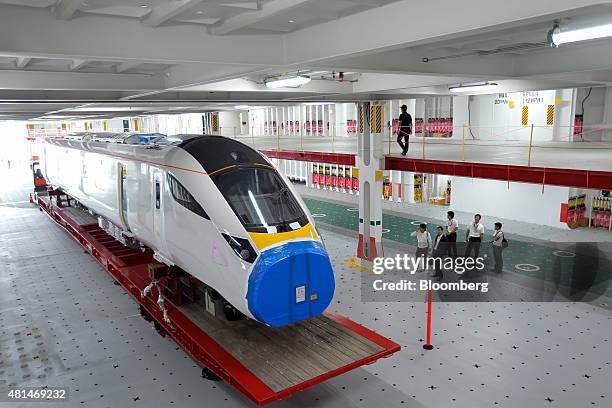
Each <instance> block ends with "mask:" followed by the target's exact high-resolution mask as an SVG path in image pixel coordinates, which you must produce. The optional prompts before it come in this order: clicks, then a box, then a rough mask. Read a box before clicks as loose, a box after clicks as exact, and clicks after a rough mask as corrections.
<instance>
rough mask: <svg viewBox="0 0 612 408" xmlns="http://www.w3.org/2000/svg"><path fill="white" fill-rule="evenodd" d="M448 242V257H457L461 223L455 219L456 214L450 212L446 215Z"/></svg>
mask: <svg viewBox="0 0 612 408" xmlns="http://www.w3.org/2000/svg"><path fill="white" fill-rule="evenodd" d="M446 218H447V221H446V241H447V242H448V245H447V248H448V256H450V257H451V258H456V257H457V231H458V230H459V223H458V222H457V220H456V219H455V212H454V211H449V212H447V213H446Z"/></svg>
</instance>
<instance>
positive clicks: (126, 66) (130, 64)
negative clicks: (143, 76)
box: [115, 61, 142, 73]
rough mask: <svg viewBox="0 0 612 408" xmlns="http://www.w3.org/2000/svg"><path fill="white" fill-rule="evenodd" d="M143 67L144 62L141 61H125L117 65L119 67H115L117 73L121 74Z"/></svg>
mask: <svg viewBox="0 0 612 408" xmlns="http://www.w3.org/2000/svg"><path fill="white" fill-rule="evenodd" d="M141 65H142V62H140V61H125V62H121V63H119V64H117V66H116V67H115V71H116V72H117V73H121V72H125V71H129V70H130V69H134V68H136V67H139V66H141Z"/></svg>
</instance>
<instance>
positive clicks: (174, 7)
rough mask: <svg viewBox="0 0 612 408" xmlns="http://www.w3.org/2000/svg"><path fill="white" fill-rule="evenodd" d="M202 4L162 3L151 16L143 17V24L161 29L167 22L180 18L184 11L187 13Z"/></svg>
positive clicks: (189, 1)
mask: <svg viewBox="0 0 612 408" xmlns="http://www.w3.org/2000/svg"><path fill="white" fill-rule="evenodd" d="M200 3H202V0H174V1H170V2H167V3H162V4H160V5H159V6H156V7H155V8H153V10H152V11H151V12H150V13H149V14H147V15H146V16H145V17H143V19H142V20H141V23H142V25H143V26H145V27H159V26H160V25H162V24H163V23H165V22H166V21H168V20H170V19H172V18H174V17H176V16H178V15H179V14H181V13H183V12H184V11H187V10H189V9H190V8H192V7H194V6H196V5H198V4H200Z"/></svg>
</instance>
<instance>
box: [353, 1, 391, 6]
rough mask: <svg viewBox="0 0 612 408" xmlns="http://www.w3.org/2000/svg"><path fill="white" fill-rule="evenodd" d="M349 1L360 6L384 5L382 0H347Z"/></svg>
mask: <svg viewBox="0 0 612 408" xmlns="http://www.w3.org/2000/svg"><path fill="white" fill-rule="evenodd" d="M347 1H348V2H349V3H354V4H356V5H359V6H367V7H378V6H381V5H382V3H381V2H380V0H347Z"/></svg>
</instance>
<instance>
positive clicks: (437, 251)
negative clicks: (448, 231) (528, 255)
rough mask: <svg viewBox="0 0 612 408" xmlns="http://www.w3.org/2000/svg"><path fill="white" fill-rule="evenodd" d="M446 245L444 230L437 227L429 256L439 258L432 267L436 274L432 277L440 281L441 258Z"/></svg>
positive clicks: (444, 252)
mask: <svg viewBox="0 0 612 408" xmlns="http://www.w3.org/2000/svg"><path fill="white" fill-rule="evenodd" d="M447 245H448V241H447V237H446V235H444V229H443V228H442V227H438V228H437V230H436V236H435V238H434V241H433V250H432V251H431V256H432V257H433V258H440V259H437V260H435V261H434V267H435V270H436V273H435V274H434V275H433V276H432V277H433V278H438V279H442V276H443V275H442V258H443V257H444V255H446V252H447V248H446V246H447Z"/></svg>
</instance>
